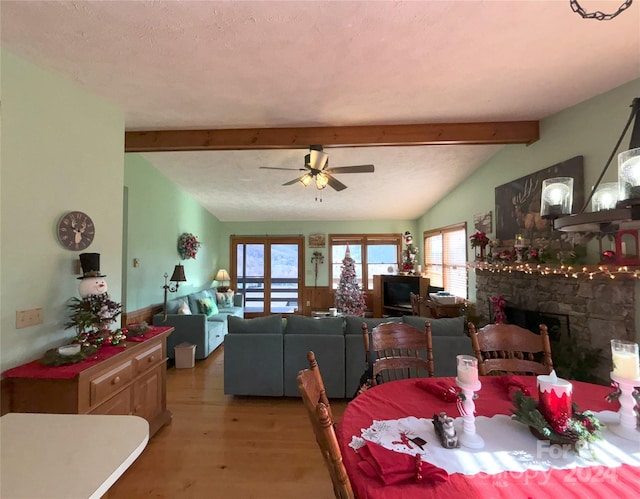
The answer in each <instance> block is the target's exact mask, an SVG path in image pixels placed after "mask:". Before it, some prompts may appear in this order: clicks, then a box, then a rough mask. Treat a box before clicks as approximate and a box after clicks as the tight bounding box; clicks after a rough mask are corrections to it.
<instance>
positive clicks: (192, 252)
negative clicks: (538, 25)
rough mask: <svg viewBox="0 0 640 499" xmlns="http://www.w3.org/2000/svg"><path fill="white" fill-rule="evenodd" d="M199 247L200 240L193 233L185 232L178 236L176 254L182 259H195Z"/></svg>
mask: <svg viewBox="0 0 640 499" xmlns="http://www.w3.org/2000/svg"><path fill="white" fill-rule="evenodd" d="M199 248H200V241H198V239H197V238H196V236H194V235H193V234H190V233H188V232H185V233H184V234H182V235H181V236H180V237H179V238H178V254H179V255H180V258H182V259H183V260H188V259H189V258H193V259H195V257H196V254H197V253H198V249H199Z"/></svg>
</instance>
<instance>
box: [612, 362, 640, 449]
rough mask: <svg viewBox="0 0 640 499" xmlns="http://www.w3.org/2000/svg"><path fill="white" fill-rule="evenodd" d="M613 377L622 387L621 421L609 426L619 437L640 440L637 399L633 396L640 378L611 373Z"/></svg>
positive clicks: (620, 399)
mask: <svg viewBox="0 0 640 499" xmlns="http://www.w3.org/2000/svg"><path fill="white" fill-rule="evenodd" d="M611 379H612V380H613V381H615V382H616V383H618V386H619V387H620V398H619V402H620V410H619V411H618V414H619V415H620V422H619V423H610V424H608V425H607V428H608V429H609V430H611V431H612V432H613V433H615V434H616V435H618V436H619V437H622V438H626V439H628V440H637V441H640V431H639V430H638V418H637V416H636V412H635V409H634V408H635V406H636V400H635V399H634V398H633V391H634V390H635V387H636V386H640V378H636V379H628V378H621V377H620V376H617V375H615V374H613V372H612V373H611Z"/></svg>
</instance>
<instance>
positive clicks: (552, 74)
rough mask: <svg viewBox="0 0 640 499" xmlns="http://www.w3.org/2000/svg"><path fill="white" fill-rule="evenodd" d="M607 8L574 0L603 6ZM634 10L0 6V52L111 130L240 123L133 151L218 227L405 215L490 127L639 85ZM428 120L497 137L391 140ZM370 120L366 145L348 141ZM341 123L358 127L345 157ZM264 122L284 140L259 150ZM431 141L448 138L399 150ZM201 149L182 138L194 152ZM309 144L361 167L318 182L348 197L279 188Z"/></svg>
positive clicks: (453, 177)
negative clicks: (71, 95)
mask: <svg viewBox="0 0 640 499" xmlns="http://www.w3.org/2000/svg"><path fill="white" fill-rule="evenodd" d="M621 3H623V2H621V0H615V1H598V0H581V1H580V5H581V6H582V7H584V9H585V10H587V11H594V10H602V11H604V12H612V11H615V10H616V9H617V8H618V6H619V5H620V4H621ZM639 4H640V2H633V3H632V4H631V6H630V7H629V8H628V9H627V10H626V11H625V12H623V13H621V14H620V15H619V16H618V17H616V18H615V19H613V20H609V21H598V20H595V19H583V18H582V17H580V16H579V15H578V14H577V13H575V12H573V10H572V8H571V6H570V3H569V0H566V1H565V0H555V1H546V2H540V1H536V0H532V1H526V0H524V1H511V2H502V1H475V0H469V1H464V0H463V1H422V2H395V1H379V2H373V1H337V2H336V1H283V2H275V1H274V2H272V1H259V2H253V1H242V2H240V1H225V2H217V1H181V2H176V1H166V0H160V1H154V2H148V1H73V2H69V1H11V0H2V2H1V3H0V9H1V23H2V24H1V29H2V31H1V36H2V45H3V47H6V48H7V49H9V50H11V51H12V52H14V53H16V54H17V55H19V56H22V57H24V58H26V59H28V60H30V61H32V62H34V63H36V64H38V65H40V66H42V67H44V68H47V69H49V70H51V71H53V72H55V73H58V74H60V75H62V76H63V77H65V78H68V79H70V80H72V81H74V82H75V83H76V84H78V85H79V86H81V87H83V88H85V89H87V90H88V91H90V92H92V93H94V94H96V95H98V96H100V97H102V98H104V99H106V100H107V101H109V102H111V103H113V104H114V105H115V106H117V107H118V108H120V109H122V112H123V114H124V117H125V123H126V129H127V131H128V132H139V131H149V130H163V131H167V130H203V129H207V130H220V129H252V130H248V131H247V132H246V134H245V136H244V137H245V139H243V140H246V137H249V140H250V141H251V140H253V142H252V143H251V144H252V145H251V146H250V147H249V148H247V147H246V143H245V145H244V146H243V145H242V143H241V140H240V139H238V135H235V136H234V139H233V140H230V141H229V140H228V141H227V145H226V146H225V147H218V149H225V150H211V151H210V150H189V151H185V150H172V151H168V149H170V147H168V145H171V144H172V141H174V140H176V136H171V135H169V137H168V138H166V137H165V138H166V140H164V141H159V142H158V141H157V140H156V141H155V144H156V146H158V145H159V144H160V145H162V146H163V147H162V148H160V149H162V151H161V152H144V153H141V154H143V155H144V157H145V158H146V159H147V160H148V161H150V162H151V163H152V164H153V165H154V166H155V167H156V168H157V169H158V170H159V171H161V172H162V173H163V174H165V175H166V176H167V177H169V178H170V179H172V180H173V181H174V182H175V183H176V184H178V185H179V186H181V187H182V188H183V189H184V190H186V191H187V192H189V193H191V194H192V195H193V196H194V197H195V198H196V199H198V200H199V201H200V202H201V203H202V204H203V206H205V207H206V208H207V209H208V210H209V211H210V212H211V213H213V214H214V215H215V216H217V217H218V218H219V219H220V220H222V221H263V220H270V221H273V220H317V219H328V220H345V219H387V218H390V219H394V218H399V219H407V218H408V219H411V218H415V217H418V216H420V215H421V214H422V213H424V212H425V211H426V210H427V209H428V208H429V207H431V206H432V205H433V204H434V203H436V202H437V201H438V200H439V199H440V198H442V197H443V196H444V195H446V193H447V192H449V191H450V190H451V189H452V188H453V187H455V185H456V184H458V183H459V182H461V181H462V180H463V179H464V178H465V177H467V176H468V175H469V174H470V173H472V172H473V171H474V170H475V169H477V168H478V167H479V166H480V165H481V164H483V162H485V161H486V160H487V159H488V158H490V157H491V156H492V155H494V154H495V153H496V152H497V151H498V150H499V149H500V147H502V146H501V145H500V143H501V140H502V141H505V142H506V141H508V140H507V139H504V138H503V137H502V135H501V133H502V132H500V133H498V132H495V130H494V128H495V127H496V126H497V125H495V123H496V122H503V121H514V122H526V121H534V122H535V121H538V120H541V119H544V118H545V117H547V116H550V115H552V114H554V113H556V112H558V111H560V110H562V109H565V108H567V107H570V106H572V105H575V104H577V103H580V102H582V101H584V100H587V99H590V98H591V97H594V96H596V95H598V94H601V93H603V92H606V91H608V90H610V89H612V88H615V87H617V86H619V85H621V84H624V83H626V82H628V81H631V80H633V79H635V78H638V77H640V5H639ZM443 123H445V124H452V123H489V125H488V126H489V128H483V129H482V132H479V131H478V130H475V132H477V133H480V135H482V133H485V134H486V133H489V134H490V135H491V131H492V130H493V131H494V132H495V133H494V136H495V137H497V139H500V140H496V141H494V142H498V143H490V142H491V141H489V142H487V141H481V140H479V139H478V136H477V135H471V136H470V135H468V134H466V132H465V131H464V129H462V128H455V127H454V128H453V129H447V132H446V133H445V132H442V128H438V127H435V128H434V127H431V128H429V127H427V128H426V129H425V130H426V131H425V134H424V135H425V137H426V139H425V140H421V141H415V140H410V138H408V136H407V135H405V134H402V133H399V134H396V133H395V131H397V130H398V129H397V128H394V126H395V125H416V124H443ZM373 125H379V126H382V129H381V130H382V131H381V132H380V133H382V135H380V134H378V135H371V134H367V133H364V132H363V130H364V131H365V132H366V131H370V130H371V129H370V128H368V127H371V126H373ZM308 127H314V129H313V130H312V132H313V133H307V134H305V130H306V129H307V128H308ZM345 127H355V129H356V130H357V131H359V133H360V135H357V136H358V137H359V138H360V139H361V140H360V142H358V143H357V144H355V145H358V146H359V147H352V146H353V145H354V139H353V135H351V136H349V135H348V134H347V132H348V131H349V129H348V128H345ZM385 127H388V128H385ZM492 127H493V128H492ZM272 128H287V129H293V130H289V131H287V132H286V133H276V134H275V138H274V139H273V143H271V144H270V145H265V146H264V147H265V148H264V149H262V148H261V147H262V142H261V140H264V138H265V137H267V136H269V134H270V133H271V132H272V131H271V130H263V129H272ZM302 128H304V129H305V130H299V129H302ZM253 129H259V130H257V131H256V130H253ZM488 131H489V132H488ZM276 132H278V131H276ZM449 132H450V133H449ZM438 133H443V134H444V135H446V136H447V138H448V139H451V141H445V143H444V144H442V143H439V144H438V145H415V144H416V142H417V143H420V144H422V143H429V144H433V138H434V137H438ZM434 134H435V135H434ZM456 134H458V135H456ZM143 137H146V138H147V139H148V142H147V143H152V144H153V143H154V141H153V140H152V139H150V138H149V137H153V135H149V134H143ZM215 137H216V136H214V139H213V141H212V139H211V137H209V138H208V139H207V138H205V139H204V140H202V136H196V142H197V141H198V140H199V141H200V142H198V144H199V147H198V149H203V148H205V149H206V146H207V144H208V145H211V144H214V143H215ZM217 137H218V138H219V136H217ZM345 137H350V138H345ZM363 137H364V138H363ZM456 137H457V138H458V140H456ZM134 138H139V135H133V134H132V135H130V136H128V144H132V143H133V142H131V141H130V140H129V139H131V140H132V139H134ZM156 139H157V137H156ZM427 139H429V140H427ZM220 140H222V142H224V137H223V138H222V139H220ZM534 140H535V139H534ZM530 141H531V138H530V137H529V139H527V138H526V137H525V138H523V139H521V140H520V142H521V143H525V142H530ZM323 142H324V143H323ZM407 143H410V144H411V145H407ZM274 144H275V145H274ZM312 144H322V145H324V146H325V151H326V152H327V153H328V154H329V161H330V167H338V166H347V165H359V164H374V165H375V172H374V173H362V174H344V175H340V176H336V178H338V179H339V180H340V181H341V182H343V183H345V184H346V185H347V186H348V188H347V189H345V190H343V191H340V192H337V191H334V190H333V189H331V188H326V189H324V190H322V191H319V190H317V189H316V188H315V187H313V186H310V187H306V188H305V187H303V186H302V185H301V184H300V183H295V184H293V185H289V186H282V184H283V183H285V182H287V181H289V180H291V179H293V178H296V177H298V176H300V175H301V172H299V171H295V169H298V168H301V167H302V166H303V164H304V155H305V154H306V153H307V152H308V147H309V146H310V145H312ZM380 144H384V145H380ZM214 145H215V144H214ZM177 147H178V149H187V147H185V146H184V145H178V146H177ZM256 147H257V148H256ZM521 147H525V146H524V145H523V146H521ZM158 148H159V147H158ZM236 148H237V149H238V150H236ZM174 149H175V147H174ZM191 149H195V148H194V147H191ZM131 150H133V149H131ZM262 166H268V167H280V168H291V169H293V170H294V171H283V170H267V169H261V168H260V167H262Z"/></svg>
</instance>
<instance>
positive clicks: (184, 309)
mask: <svg viewBox="0 0 640 499" xmlns="http://www.w3.org/2000/svg"><path fill="white" fill-rule="evenodd" d="M178 314H180V315H191V309H190V308H189V305H187V302H185V301H183V302H182V303H181V304H180V306H179V307H178Z"/></svg>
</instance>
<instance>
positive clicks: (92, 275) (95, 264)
mask: <svg viewBox="0 0 640 499" xmlns="http://www.w3.org/2000/svg"><path fill="white" fill-rule="evenodd" d="M80 265H81V266H82V277H78V279H80V284H79V285H78V293H80V298H83V299H84V298H87V297H89V296H94V295H101V294H104V293H106V292H107V289H108V288H107V281H105V280H104V278H105V277H107V276H106V275H102V274H101V273H100V253H81V254H80Z"/></svg>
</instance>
